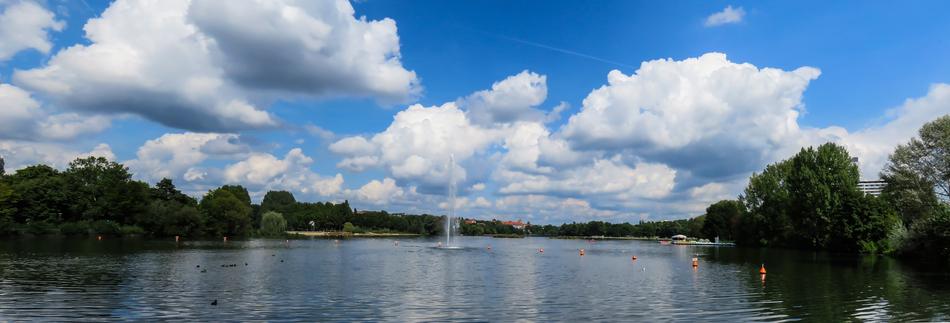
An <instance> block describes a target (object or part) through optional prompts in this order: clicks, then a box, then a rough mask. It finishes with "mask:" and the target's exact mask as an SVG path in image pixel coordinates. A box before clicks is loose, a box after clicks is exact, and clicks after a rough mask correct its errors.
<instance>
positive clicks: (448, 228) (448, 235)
mask: <svg viewBox="0 0 950 323" xmlns="http://www.w3.org/2000/svg"><path fill="white" fill-rule="evenodd" d="M448 172H449V174H448V175H449V201H448V203H449V205H448V206H449V212H448V214H447V215H446V216H445V221H444V222H445V245H443V246H442V247H443V248H447V249H454V248H458V246H456V245H455V242H454V241H452V235H453V233H454V232H453V231H455V224H454V223H453V221H455V155H449V166H448Z"/></svg>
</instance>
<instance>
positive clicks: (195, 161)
mask: <svg viewBox="0 0 950 323" xmlns="http://www.w3.org/2000/svg"><path fill="white" fill-rule="evenodd" d="M246 151H247V147H246V146H245V145H243V144H241V143H239V142H238V136H237V135H235V134H217V133H193V132H186V133H168V134H164V135H162V136H161V137H158V138H155V139H151V140H148V141H146V142H145V144H143V145H142V146H141V147H139V149H138V151H137V152H136V159H133V160H128V161H126V162H125V164H126V165H128V166H129V168H130V169H131V170H132V171H133V172H134V173H135V174H136V175H137V176H139V177H140V178H142V179H145V180H147V181H150V182H154V181H157V180H159V179H162V178H171V179H178V178H184V179H185V180H188V181H194V180H198V179H203V178H204V177H205V176H207V173H206V172H202V171H200V170H198V169H195V168H194V167H196V166H199V165H200V164H202V163H203V162H204V161H205V160H207V159H208V158H209V157H215V156H218V157H220V156H222V155H232V154H238V153H243V152H246ZM237 157H239V156H237Z"/></svg>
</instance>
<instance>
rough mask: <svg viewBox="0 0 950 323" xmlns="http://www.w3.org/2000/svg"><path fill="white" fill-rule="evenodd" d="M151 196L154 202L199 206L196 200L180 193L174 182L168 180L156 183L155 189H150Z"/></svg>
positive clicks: (163, 179)
mask: <svg viewBox="0 0 950 323" xmlns="http://www.w3.org/2000/svg"><path fill="white" fill-rule="evenodd" d="M150 195H151V197H152V199H154V200H162V201H174V202H178V203H180V204H182V205H191V206H196V205H198V201H196V200H195V198H193V197H191V196H188V195H185V194H184V193H182V192H181V191H179V190H178V189H177V188H176V187H175V184H174V183H172V180H170V179H168V178H162V180H160V181H158V183H155V187H154V188H152V189H150Z"/></svg>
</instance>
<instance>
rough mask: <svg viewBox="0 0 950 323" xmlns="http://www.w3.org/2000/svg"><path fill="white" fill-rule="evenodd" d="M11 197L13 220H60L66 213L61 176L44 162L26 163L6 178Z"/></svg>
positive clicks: (63, 182)
mask: <svg viewBox="0 0 950 323" xmlns="http://www.w3.org/2000/svg"><path fill="white" fill-rule="evenodd" d="M6 181H7V183H9V185H10V188H11V189H12V190H13V192H14V194H15V196H12V197H11V200H10V201H11V202H12V203H13V204H14V206H15V209H16V213H15V214H14V215H13V221H14V222H17V223H28V222H48V223H60V222H62V221H63V220H65V219H64V218H63V215H64V213H68V210H69V205H70V200H69V196H68V195H69V194H68V187H67V185H66V184H67V183H66V180H65V178H64V176H63V175H62V174H61V173H60V172H59V171H57V170H56V169H54V168H52V167H49V166H46V165H35V166H28V167H25V168H22V169H20V170H18V171H17V172H16V173H14V174H13V175H10V176H7V177H6Z"/></svg>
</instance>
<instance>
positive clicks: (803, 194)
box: [788, 143, 858, 249]
mask: <svg viewBox="0 0 950 323" xmlns="http://www.w3.org/2000/svg"><path fill="white" fill-rule="evenodd" d="M857 185H858V167H857V166H856V165H854V163H852V162H851V156H850V155H849V154H848V151H847V150H846V149H845V148H844V147H841V146H838V145H836V144H834V143H826V144H823V145H821V146H818V149H813V148H811V147H808V148H806V149H802V150H801V151H800V152H799V153H798V154H797V155H795V157H792V159H791V170H790V172H789V176H788V193H789V202H791V203H790V205H789V211H790V215H791V216H790V219H791V221H792V225H793V226H794V228H795V231H794V232H795V240H796V242H797V244H799V245H800V246H802V247H808V248H818V249H821V248H826V247H828V246H829V244H830V243H831V241H832V238H833V236H832V234H831V233H832V228H833V227H832V225H833V224H834V222H835V217H836V216H837V215H838V214H839V211H840V210H841V207H842V205H843V203H844V199H845V198H846V197H847V196H848V194H853V193H855V192H857Z"/></svg>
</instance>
